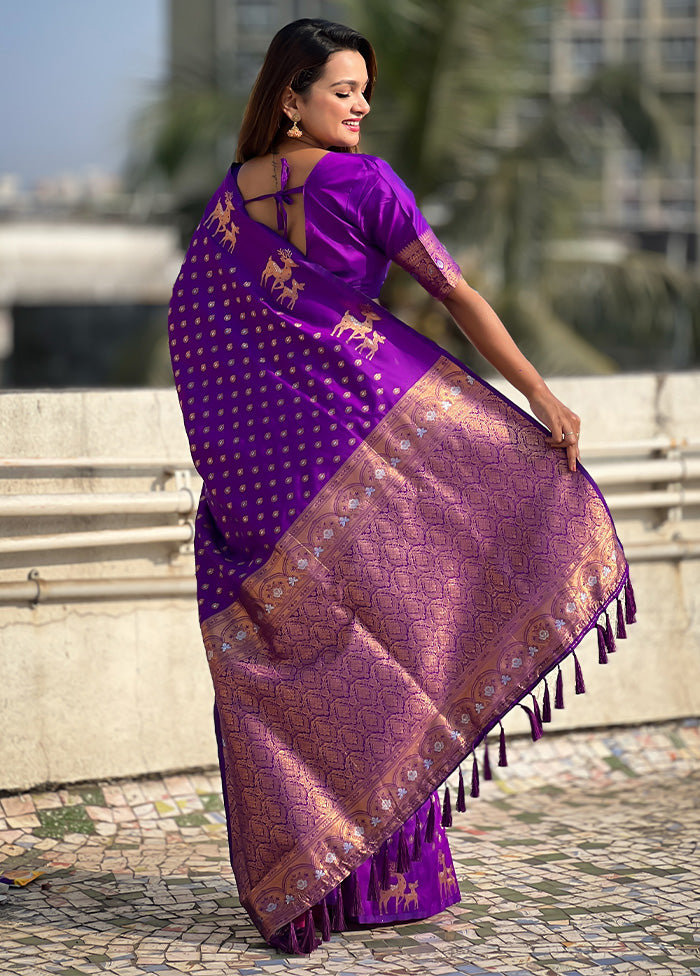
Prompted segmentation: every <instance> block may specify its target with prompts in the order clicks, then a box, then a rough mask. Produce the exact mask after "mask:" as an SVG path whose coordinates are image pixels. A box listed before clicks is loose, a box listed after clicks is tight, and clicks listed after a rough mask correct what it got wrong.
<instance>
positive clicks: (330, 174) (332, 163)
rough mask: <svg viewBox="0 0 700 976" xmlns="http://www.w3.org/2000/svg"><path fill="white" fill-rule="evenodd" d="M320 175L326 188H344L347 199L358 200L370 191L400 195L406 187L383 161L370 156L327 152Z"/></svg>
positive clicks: (366, 154) (377, 157)
mask: <svg viewBox="0 0 700 976" xmlns="http://www.w3.org/2000/svg"><path fill="white" fill-rule="evenodd" d="M322 166H323V168H321V167H319V175H320V176H322V177H323V180H324V182H325V183H326V185H327V186H329V185H330V184H332V183H333V184H336V185H340V184H344V185H345V186H346V188H347V189H348V192H349V194H350V198H351V199H353V200H360V199H361V198H363V197H366V196H367V194H368V193H370V192H371V191H372V190H373V189H376V190H377V191H379V193H380V194H383V195H386V194H387V193H389V194H391V193H395V192H398V193H401V194H402V193H403V192H405V191H406V189H407V188H406V185H405V184H404V182H403V180H402V179H401V178H400V177H399V176H398V175H397V174H396V172H395V171H394V170H393V169H392V167H391V166H390V165H389V163H387V161H386V160H385V159H382V158H381V157H380V156H372V155H370V154H369V153H337V152H329V153H327V154H326V156H325V157H324V159H323V162H322Z"/></svg>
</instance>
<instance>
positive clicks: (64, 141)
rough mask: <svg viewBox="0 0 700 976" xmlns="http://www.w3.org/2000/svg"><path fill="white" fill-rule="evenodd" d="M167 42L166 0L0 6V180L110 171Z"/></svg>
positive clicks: (34, 0)
mask: <svg viewBox="0 0 700 976" xmlns="http://www.w3.org/2000/svg"><path fill="white" fill-rule="evenodd" d="M166 44H167V0H0V174H3V173H16V174H18V175H19V177H20V179H21V181H22V184H23V185H24V186H25V187H31V186H32V185H33V184H34V183H36V181H37V180H40V179H42V178H45V177H54V176H58V175H61V174H64V173H68V172H70V173H78V174H85V173H87V172H88V171H90V170H94V169H99V170H102V171H105V172H107V173H119V171H120V169H121V167H122V166H123V163H124V160H125V157H126V150H127V138H128V128H129V121H130V119H131V118H133V115H134V113H135V112H136V111H138V108H139V106H140V105H142V104H143V103H144V101H146V100H148V99H149V98H150V97H151V96H152V95H153V93H154V91H155V89H156V87H157V83H158V81H159V80H160V79H162V77H163V75H164V72H165V67H166V62H167V53H166Z"/></svg>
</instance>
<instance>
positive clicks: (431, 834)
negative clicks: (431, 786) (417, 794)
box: [425, 799, 435, 844]
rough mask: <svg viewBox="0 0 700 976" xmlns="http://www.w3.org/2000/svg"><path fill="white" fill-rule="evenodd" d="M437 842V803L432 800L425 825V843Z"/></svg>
mask: <svg viewBox="0 0 700 976" xmlns="http://www.w3.org/2000/svg"><path fill="white" fill-rule="evenodd" d="M434 840H435V801H434V800H433V799H431V800H430V810H428V819H427V820H426V823H425V843H426V844H432V842H433V841H434Z"/></svg>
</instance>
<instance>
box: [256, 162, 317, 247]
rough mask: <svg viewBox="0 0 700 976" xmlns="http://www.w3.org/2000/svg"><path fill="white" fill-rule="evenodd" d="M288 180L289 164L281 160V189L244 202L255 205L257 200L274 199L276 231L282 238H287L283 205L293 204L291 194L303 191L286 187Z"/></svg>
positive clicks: (293, 187) (300, 188)
mask: <svg viewBox="0 0 700 976" xmlns="http://www.w3.org/2000/svg"><path fill="white" fill-rule="evenodd" d="M288 180H289V163H288V162H287V160H286V159H284V158H282V167H281V172H280V183H281V184H282V189H280V190H276V191H275V193H263V194H262V196H259V197H251V198H250V199H249V200H244V201H243V203H244V204H246V205H247V204H249V203H257V202H258V200H270V199H274V201H275V204H276V205H277V230H278V231H279V232H280V234H283V235H284V237H286V236H287V211H286V209H285V204H287V205H289V204H292V203H294V197H293V196H292V194H293V193H301V191H302V190H303V189H304V187H303V185H302V186H290V187H287V182H288Z"/></svg>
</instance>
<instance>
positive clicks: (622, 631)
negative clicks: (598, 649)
mask: <svg viewBox="0 0 700 976" xmlns="http://www.w3.org/2000/svg"><path fill="white" fill-rule="evenodd" d="M616 637H617V638H618V640H624V639H625V638H626V637H627V628H626V627H625V615H624V613H623V612H622V601H621V600H618V601H617V629H616Z"/></svg>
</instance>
